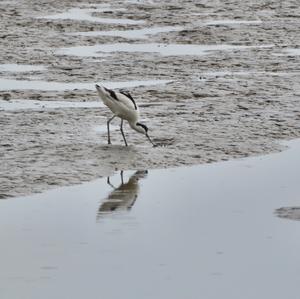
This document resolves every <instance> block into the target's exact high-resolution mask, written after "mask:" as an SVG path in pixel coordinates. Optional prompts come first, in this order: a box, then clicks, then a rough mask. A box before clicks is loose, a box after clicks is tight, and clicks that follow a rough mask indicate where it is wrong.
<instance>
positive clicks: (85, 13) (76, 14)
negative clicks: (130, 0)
mask: <svg viewBox="0 0 300 299" xmlns="http://www.w3.org/2000/svg"><path fill="white" fill-rule="evenodd" d="M91 6H92V5H91ZM93 6H95V5H93ZM113 10H114V11H116V10H118V11H119V10H120V9H114V8H111V7H110V6H101V5H96V7H95V8H72V9H70V10H68V11H67V12H63V13H59V14H56V15H50V16H43V17H39V19H48V20H74V21H88V22H95V23H104V24H123V25H136V24H144V23H145V21H142V20H132V19H121V18H106V17H105V18H102V17H94V16H92V14H93V13H101V12H106V11H113ZM121 10H123V9H121Z"/></svg>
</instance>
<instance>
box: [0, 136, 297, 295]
mask: <svg viewBox="0 0 300 299" xmlns="http://www.w3.org/2000/svg"><path fill="white" fill-rule="evenodd" d="M289 145H290V146H291V148H290V149H288V150H286V151H284V152H281V153H277V154H272V155H268V156H263V157H256V158H249V159H242V160H236V161H231V162H223V163H215V164H207V165H202V166H194V167H189V168H177V169H168V170H152V171H149V172H147V171H139V172H136V171H132V172H125V173H124V174H123V178H122V176H121V174H119V173H117V174H116V175H115V176H113V177H111V178H109V180H107V179H99V180H96V181H93V182H90V183H85V184H82V185H79V186H74V187H68V188H60V189H57V190H53V191H49V192H45V193H43V194H37V195H34V196H28V197H22V198H14V199H8V200H2V201H0V242H1V249H0V252H1V254H0V263H1V268H0V294H1V298H9V299H19V298H20V297H22V298H26V299H27V298H30V299H37V298H44V299H48V298H49V299H50V298H53V297H55V296H57V294H58V293H59V294H60V297H72V298H74V299H76V298H83V297H88V298H93V297H95V295H96V294H100V293H101V297H103V298H107V299H110V298H133V299H134V298H137V299H138V298H174V299H176V298H180V299H181V298H212V299H214V298H216V299H217V298H232V299H240V298H273V299H277V298H278V299H279V298H289V299H296V298H298V285H299V280H300V272H299V263H300V255H299V252H300V231H299V222H297V221H291V220H286V219H280V218H278V217H276V215H275V214H274V211H275V210H276V209H278V208H280V207H282V206H297V205H299V193H300V184H299V175H298V174H299V167H300V158H299V150H300V141H299V140H296V141H293V142H290V143H289ZM87 171H88V169H87ZM122 180H123V184H122ZM116 286H118V287H116Z"/></svg>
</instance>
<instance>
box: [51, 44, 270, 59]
mask: <svg viewBox="0 0 300 299" xmlns="http://www.w3.org/2000/svg"><path fill="white" fill-rule="evenodd" d="M266 47H272V46H270V45H265V46H235V45H226V44H224V45H191V44H130V43H117V44H103V45H94V46H77V47H70V48H61V49H59V50H58V51H57V54H60V55H72V56H81V57H85V56H93V57H102V56H103V53H110V54H111V53H113V52H144V53H159V54H161V55H163V56H173V55H174V56H180V55H207V54H209V52H210V51H234V50H246V49H251V48H266ZM99 52H100V53H99Z"/></svg>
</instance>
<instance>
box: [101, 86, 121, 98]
mask: <svg viewBox="0 0 300 299" xmlns="http://www.w3.org/2000/svg"><path fill="white" fill-rule="evenodd" d="M104 89H105V90H106V91H107V92H108V93H109V95H110V96H111V97H112V98H113V99H115V100H116V101H119V99H118V98H117V95H116V93H115V92H114V91H113V90H111V89H108V88H106V87H104Z"/></svg>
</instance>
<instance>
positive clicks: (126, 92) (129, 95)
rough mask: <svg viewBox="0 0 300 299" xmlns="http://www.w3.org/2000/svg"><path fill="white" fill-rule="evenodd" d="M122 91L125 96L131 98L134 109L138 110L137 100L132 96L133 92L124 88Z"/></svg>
mask: <svg viewBox="0 0 300 299" xmlns="http://www.w3.org/2000/svg"><path fill="white" fill-rule="evenodd" d="M120 93H121V94H123V95H124V96H126V97H127V98H128V99H130V100H131V102H132V103H133V105H134V109H135V110H137V106H136V103H135V100H134V99H133V97H132V96H131V94H130V93H129V92H128V91H124V90H120Z"/></svg>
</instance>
